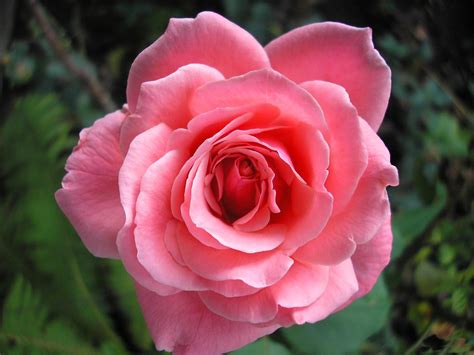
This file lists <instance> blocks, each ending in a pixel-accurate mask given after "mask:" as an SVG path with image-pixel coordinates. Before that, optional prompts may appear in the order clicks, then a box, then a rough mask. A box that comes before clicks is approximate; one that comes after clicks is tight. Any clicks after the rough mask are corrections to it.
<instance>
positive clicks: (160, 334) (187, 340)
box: [137, 285, 279, 355]
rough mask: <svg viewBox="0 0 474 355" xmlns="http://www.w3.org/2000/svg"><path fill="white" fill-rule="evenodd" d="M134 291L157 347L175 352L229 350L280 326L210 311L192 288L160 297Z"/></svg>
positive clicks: (141, 290) (139, 289) (218, 352)
mask: <svg viewBox="0 0 474 355" xmlns="http://www.w3.org/2000/svg"><path fill="white" fill-rule="evenodd" d="M137 294H138V301H139V303H140V305H141V308H142V310H143V313H144V315H145V320H146V322H147V325H148V328H149V329H150V332H151V334H152V337H153V340H154V341H155V345H156V348H157V350H166V351H172V352H173V354H176V355H179V354H182V355H183V354H210V355H213V354H221V353H226V352H230V351H232V350H235V349H237V348H240V347H242V346H244V345H245V344H248V343H250V342H252V341H254V340H256V339H258V338H260V337H262V336H264V335H267V334H270V333H272V332H274V331H275V330H276V329H277V328H278V327H279V326H278V325H271V326H266V327H259V326H255V325H252V324H250V323H243V322H234V321H230V320H228V319H225V318H223V317H220V316H218V315H216V314H215V313H213V312H211V311H209V309H208V308H207V307H206V306H204V304H203V303H202V301H201V300H200V299H199V296H198V295H197V294H196V293H194V292H181V293H179V294H177V295H174V296H168V297H161V296H159V295H157V294H155V293H152V292H150V291H148V290H146V289H144V288H143V287H140V286H139V285H137Z"/></svg>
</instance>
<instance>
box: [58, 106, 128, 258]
mask: <svg viewBox="0 0 474 355" xmlns="http://www.w3.org/2000/svg"><path fill="white" fill-rule="evenodd" d="M124 117H125V115H124V114H123V113H122V112H121V111H115V112H114V113H111V114H108V115H106V116H105V117H104V118H102V119H100V120H97V121H96V122H95V123H94V125H93V126H92V127H90V128H87V129H84V130H82V132H81V135H80V140H79V143H78V145H77V146H76V147H75V148H74V151H73V152H72V154H71V156H70V157H69V159H68V161H67V164H66V171H67V172H68V173H67V175H66V176H65V177H64V180H63V183H62V185H63V188H62V189H60V190H59V191H57V192H56V195H55V196H56V201H57V202H58V204H59V207H61V209H62V210H63V212H64V214H65V215H66V216H67V217H68V218H69V220H70V221H71V223H72V225H73V226H74V228H75V229H76V231H77V232H78V234H79V236H80V237H81V239H82V241H83V242H84V244H85V246H86V247H87V249H89V251H90V252H91V253H92V254H94V255H95V256H100V257H108V258H118V253H117V247H116V245H115V240H116V237H117V232H118V231H119V229H120V228H121V227H122V225H123V223H124V220H125V218H124V212H123V209H122V205H121V204H120V197H119V188H118V181H117V180H118V172H119V169H120V166H121V165H122V161H123V156H122V153H121V151H120V147H119V133H120V126H121V124H122V121H123V119H124Z"/></svg>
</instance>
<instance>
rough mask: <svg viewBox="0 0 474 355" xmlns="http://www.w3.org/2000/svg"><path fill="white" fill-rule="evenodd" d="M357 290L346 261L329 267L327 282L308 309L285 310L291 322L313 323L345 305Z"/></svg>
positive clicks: (351, 269)
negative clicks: (289, 315) (322, 291)
mask: <svg viewBox="0 0 474 355" xmlns="http://www.w3.org/2000/svg"><path fill="white" fill-rule="evenodd" d="M358 289H359V286H358V283H357V278H356V275H355V273H354V268H353V266H352V262H351V260H350V259H347V260H345V261H343V262H342V263H340V264H337V265H334V266H331V267H330V271H329V281H328V284H327V287H326V289H325V291H324V293H323V294H322V296H321V297H319V298H318V299H317V300H316V301H315V302H314V303H312V304H311V305H309V306H308V307H303V308H293V309H287V312H288V313H289V314H291V317H292V320H293V321H294V322H295V323H297V324H303V323H306V322H309V323H315V322H318V321H320V320H322V319H324V318H326V317H327V316H329V315H330V314H332V313H333V312H334V311H335V310H336V309H338V308H339V307H340V306H341V305H343V304H345V303H346V302H347V300H349V299H350V298H351V297H352V296H353V295H354V294H355V293H356V292H357V291H358ZM282 320H283V319H282ZM282 323H285V321H282Z"/></svg>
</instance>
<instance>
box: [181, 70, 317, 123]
mask: <svg viewBox="0 0 474 355" xmlns="http://www.w3.org/2000/svg"><path fill="white" fill-rule="evenodd" d="M251 104H271V105H273V106H275V107H277V108H278V109H280V111H281V113H280V115H281V116H282V117H284V118H288V119H292V120H296V121H302V122H306V123H308V124H311V125H313V126H314V127H316V128H317V129H320V130H323V131H325V130H326V123H325V121H324V116H323V114H322V111H321V108H320V107H319V105H318V104H317V102H316V101H315V100H314V99H313V97H312V96H311V95H310V94H309V93H307V92H306V91H305V90H303V89H302V88H300V87H299V86H298V85H296V84H295V83H293V82H292V81H290V80H288V79H287V78H285V77H284V76H283V75H281V74H279V73H278V72H276V71H274V70H271V69H262V70H257V71H253V72H250V73H247V74H245V75H242V76H238V77H235V78H231V79H228V80H222V81H216V82H212V83H208V84H206V85H203V86H201V87H200V88H199V89H197V90H196V91H195V92H194V95H193V97H192V98H191V102H190V109H191V112H193V113H194V114H195V115H197V114H201V113H204V112H208V111H211V110H214V109H216V108H223V107H239V106H244V105H251Z"/></svg>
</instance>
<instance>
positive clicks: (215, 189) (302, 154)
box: [56, 12, 398, 354]
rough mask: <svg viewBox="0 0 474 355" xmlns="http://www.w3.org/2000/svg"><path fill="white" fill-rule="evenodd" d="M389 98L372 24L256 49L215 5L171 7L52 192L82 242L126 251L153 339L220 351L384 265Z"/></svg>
mask: <svg viewBox="0 0 474 355" xmlns="http://www.w3.org/2000/svg"><path fill="white" fill-rule="evenodd" d="M389 94H390V69H389V68H388V67H387V65H386V64H385V62H384V60H383V59H382V58H381V57H380V55H379V53H378V52H377V51H376V50H375V49H374V47H373V44H372V40H371V31H370V29H367V28H365V29H360V28H354V27H350V26H346V25H343V24H339V23H331V22H326V23H318V24H312V25H308V26H305V27H301V28H298V29H296V30H293V31H291V32H289V33H287V34H285V35H283V36H281V37H279V38H277V39H276V40H274V41H273V42H271V43H270V44H269V45H267V46H266V47H265V48H262V47H261V46H260V45H259V44H258V42H257V41H256V40H255V39H254V38H253V37H252V36H251V35H250V34H249V33H247V32H246V31H245V30H243V29H242V28H240V27H238V26H237V25H235V24H233V23H231V22H229V21H228V20H226V19H225V18H223V17H221V16H219V15H217V14H214V13H210V12H204V13H201V14H199V15H198V16H197V18H196V19H172V20H171V21H170V24H169V26H168V29H167V30H166V33H165V34H164V35H163V36H162V37H160V38H159V39H158V40H157V41H156V42H155V43H153V44H152V45H151V46H150V47H148V48H146V49H145V50H144V51H143V52H142V53H140V54H139V56H138V57H137V58H136V60H135V62H134V63H133V65H132V67H131V69H130V74H129V78H128V86H127V100H128V105H125V106H124V108H123V109H122V110H121V111H116V112H113V113H111V114H108V115H107V116H105V117H104V118H102V119H100V120H98V121H97V122H96V123H95V124H94V125H93V126H92V127H90V128H87V129H85V130H83V131H82V132H81V135H80V140H79V144H78V145H77V147H76V148H75V149H74V151H73V153H72V154H71V156H70V157H69V160H68V162H67V165H66V170H67V172H68V173H67V175H66V176H65V178H64V180H63V187H62V189H60V190H59V191H58V192H57V193H56V199H57V201H58V204H59V205H60V207H61V208H62V210H63V211H64V213H65V214H66V215H67V216H68V218H69V219H70V221H71V223H72V224H73V225H74V227H75V228H76V230H77V232H78V233H79V235H80V237H81V239H82V241H83V242H84V244H85V245H86V247H87V248H88V249H89V250H90V251H91V253H93V254H94V255H96V256H99V257H109V258H120V259H121V260H122V261H123V263H124V265H125V267H126V269H127V270H128V272H129V273H130V275H131V276H132V277H133V278H134V280H135V281H136V288H137V293H138V300H139V302H140V304H141V306H142V309H143V313H144V315H145V319H146V321H147V324H148V326H149V329H150V332H151V334H152V336H153V339H154V341H155V344H156V347H157V349H165V350H168V351H175V352H176V353H180V354H214V353H221V352H227V351H231V350H233V349H236V348H239V347H241V346H243V345H245V344H247V343H249V342H252V341H253V340H255V339H257V338H259V337H262V336H264V335H266V334H270V333H272V332H273V331H275V330H276V329H278V328H279V327H282V326H283V327H288V326H291V325H293V324H302V323H305V322H311V323H313V322H317V321H319V320H321V319H324V318H325V317H327V316H328V315H330V314H331V313H333V312H336V311H338V310H340V309H342V308H344V307H345V306H346V305H348V304H350V303H351V302H352V301H353V300H355V299H357V298H359V297H361V296H363V295H364V294H366V293H367V292H369V291H370V290H371V288H372V287H373V285H374V283H375V282H376V280H377V278H378V276H379V275H380V273H381V271H382V270H383V268H384V267H385V266H386V265H387V263H388V261H389V258H390V251H391V242H392V233H391V227H390V205H389V201H388V198H387V192H386V187H387V186H388V185H392V186H394V185H397V183H398V176H397V170H396V168H395V167H394V166H392V165H391V164H390V157H389V152H388V150H387V149H386V147H385V146H384V144H383V142H382V141H381V140H380V138H379V137H378V136H377V134H376V131H377V129H378V128H379V126H380V124H381V122H382V119H383V115H384V113H385V110H386V107H387V102H388V98H389Z"/></svg>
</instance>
